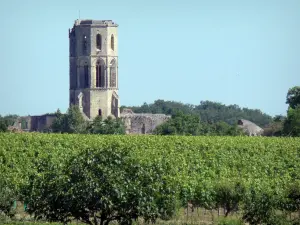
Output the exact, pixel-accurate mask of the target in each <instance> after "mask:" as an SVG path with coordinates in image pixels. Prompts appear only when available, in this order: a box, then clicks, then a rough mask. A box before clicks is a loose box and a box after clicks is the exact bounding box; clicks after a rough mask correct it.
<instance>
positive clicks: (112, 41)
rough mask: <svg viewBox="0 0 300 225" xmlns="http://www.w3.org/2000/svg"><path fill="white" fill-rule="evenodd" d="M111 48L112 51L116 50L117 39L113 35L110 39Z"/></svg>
mask: <svg viewBox="0 0 300 225" xmlns="http://www.w3.org/2000/svg"><path fill="white" fill-rule="evenodd" d="M110 46H111V49H112V50H113V51H114V50H115V38H114V35H113V34H112V35H111V38H110Z"/></svg>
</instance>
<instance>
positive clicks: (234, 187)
mask: <svg viewBox="0 0 300 225" xmlns="http://www.w3.org/2000/svg"><path fill="white" fill-rule="evenodd" d="M245 192H246V188H245V187H244V185H243V184H242V183H240V182H236V183H233V182H228V181H227V182H219V183H217V184H216V186H215V193H216V194H215V201H216V207H217V208H220V207H224V209H225V217H227V216H228V215H229V213H231V212H234V211H237V210H238V209H239V204H240V203H242V200H243V197H244V194H245Z"/></svg>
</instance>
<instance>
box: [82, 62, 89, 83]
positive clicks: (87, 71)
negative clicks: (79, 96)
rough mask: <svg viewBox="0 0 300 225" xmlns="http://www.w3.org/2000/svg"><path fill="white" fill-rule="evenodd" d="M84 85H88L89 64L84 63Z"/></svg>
mask: <svg viewBox="0 0 300 225" xmlns="http://www.w3.org/2000/svg"><path fill="white" fill-rule="evenodd" d="M83 68H84V87H85V88H87V87H89V66H88V65H84V67H83Z"/></svg>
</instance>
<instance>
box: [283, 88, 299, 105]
mask: <svg viewBox="0 0 300 225" xmlns="http://www.w3.org/2000/svg"><path fill="white" fill-rule="evenodd" d="M286 103H287V104H289V106H290V107H291V108H293V109H295V108H296V107H297V106H298V105H300V86H295V87H292V88H290V89H289V91H288V93H287V96H286Z"/></svg>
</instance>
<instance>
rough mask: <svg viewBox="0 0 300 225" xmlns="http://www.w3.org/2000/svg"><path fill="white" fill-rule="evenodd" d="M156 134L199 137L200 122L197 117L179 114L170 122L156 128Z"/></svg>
mask: <svg viewBox="0 0 300 225" xmlns="http://www.w3.org/2000/svg"><path fill="white" fill-rule="evenodd" d="M154 133H155V134H160V135H175V134H176V135H199V134H200V120H199V117H197V116H196V115H188V114H184V113H182V112H179V113H177V114H176V115H174V116H172V118H171V119H170V120H168V121H166V122H165V123H163V124H162V125H160V126H158V127H156V129H155V131H154Z"/></svg>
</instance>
